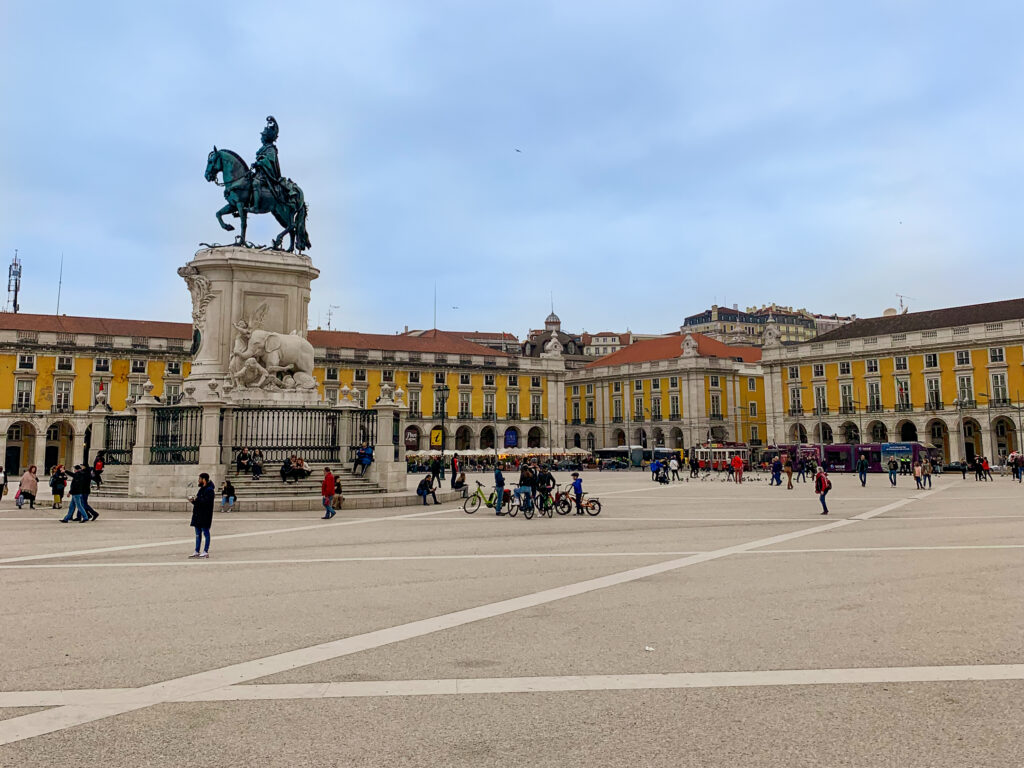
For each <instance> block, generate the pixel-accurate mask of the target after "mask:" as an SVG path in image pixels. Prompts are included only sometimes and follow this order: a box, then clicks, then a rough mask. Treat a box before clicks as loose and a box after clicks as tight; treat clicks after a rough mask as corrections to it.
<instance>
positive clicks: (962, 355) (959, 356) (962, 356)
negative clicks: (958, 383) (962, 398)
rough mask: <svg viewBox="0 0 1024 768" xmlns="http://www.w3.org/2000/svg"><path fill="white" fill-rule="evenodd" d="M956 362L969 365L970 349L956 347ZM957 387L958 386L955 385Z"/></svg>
mask: <svg viewBox="0 0 1024 768" xmlns="http://www.w3.org/2000/svg"><path fill="white" fill-rule="evenodd" d="M956 364H957V365H970V364H971V350H969V349H958V350H957V351H956ZM957 389H959V387H957Z"/></svg>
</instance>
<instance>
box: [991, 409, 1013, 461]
mask: <svg viewBox="0 0 1024 768" xmlns="http://www.w3.org/2000/svg"><path fill="white" fill-rule="evenodd" d="M992 440H993V441H994V442H995V452H996V455H997V456H1008V455H1010V454H1011V453H1013V452H1014V451H1016V450H1017V429H1016V426H1015V425H1014V423H1013V420H1012V419H1009V418H1007V417H1006V416H1000V417H999V418H997V419H995V420H994V421H993V422H992Z"/></svg>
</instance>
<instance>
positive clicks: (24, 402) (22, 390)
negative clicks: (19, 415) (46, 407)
mask: <svg viewBox="0 0 1024 768" xmlns="http://www.w3.org/2000/svg"><path fill="white" fill-rule="evenodd" d="M14 404H15V406H17V408H18V409H19V410H31V409H32V407H33V406H32V381H31V380H29V379H18V383H17V385H16V387H15V390H14Z"/></svg>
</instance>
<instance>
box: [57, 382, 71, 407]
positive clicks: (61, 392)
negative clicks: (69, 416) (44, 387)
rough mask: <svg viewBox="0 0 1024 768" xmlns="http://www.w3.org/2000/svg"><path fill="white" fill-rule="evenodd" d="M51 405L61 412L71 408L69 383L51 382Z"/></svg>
mask: <svg viewBox="0 0 1024 768" xmlns="http://www.w3.org/2000/svg"><path fill="white" fill-rule="evenodd" d="M53 404H54V405H55V406H56V407H57V408H58V409H59V410H61V411H67V410H70V408H71V382H70V381H55V382H53Z"/></svg>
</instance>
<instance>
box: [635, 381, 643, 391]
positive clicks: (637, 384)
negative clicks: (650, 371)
mask: <svg viewBox="0 0 1024 768" xmlns="http://www.w3.org/2000/svg"><path fill="white" fill-rule="evenodd" d="M633 389H634V390H635V391H636V392H643V391H644V380H643V379H637V380H636V381H634V382H633Z"/></svg>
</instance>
